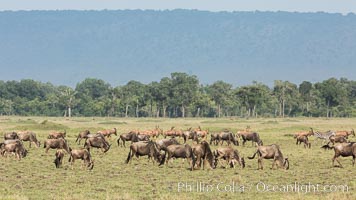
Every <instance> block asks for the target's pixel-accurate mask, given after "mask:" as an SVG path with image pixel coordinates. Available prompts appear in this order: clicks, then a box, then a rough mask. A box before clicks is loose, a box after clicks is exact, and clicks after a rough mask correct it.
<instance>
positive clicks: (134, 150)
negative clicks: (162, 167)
mask: <svg viewBox="0 0 356 200" xmlns="http://www.w3.org/2000/svg"><path fill="white" fill-rule="evenodd" d="M133 156H136V157H137V158H138V157H139V156H148V158H149V159H150V158H153V160H152V162H153V163H154V161H157V162H158V163H160V164H161V163H162V162H164V158H162V155H161V154H160V152H159V150H158V148H157V144H156V143H155V142H153V141H147V142H146V141H140V142H135V143H132V144H131V145H130V151H129V154H128V156H127V159H126V164H127V163H129V162H130V160H131V159H132V157H133Z"/></svg>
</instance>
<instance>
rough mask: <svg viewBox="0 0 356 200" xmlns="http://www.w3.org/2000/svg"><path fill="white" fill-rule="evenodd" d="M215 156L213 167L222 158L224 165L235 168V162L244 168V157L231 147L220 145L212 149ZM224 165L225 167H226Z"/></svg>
mask: <svg viewBox="0 0 356 200" xmlns="http://www.w3.org/2000/svg"><path fill="white" fill-rule="evenodd" d="M214 157H215V167H216V166H217V165H218V163H219V162H221V161H220V160H221V159H223V160H225V161H226V166H227V165H230V167H233V168H235V163H236V162H237V163H239V165H240V166H241V168H245V159H244V158H243V157H241V156H240V154H239V152H238V151H237V150H236V149H233V148H232V147H220V148H218V149H216V150H215V151H214ZM226 166H225V168H226Z"/></svg>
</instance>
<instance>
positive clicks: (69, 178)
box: [0, 117, 356, 200]
mask: <svg viewBox="0 0 356 200" xmlns="http://www.w3.org/2000/svg"><path fill="white" fill-rule="evenodd" d="M45 120H47V122H45V123H44V124H45V125H46V126H50V127H51V128H54V130H57V129H55V128H56V127H57V128H58V131H62V130H63V127H66V128H67V129H66V130H67V135H68V136H67V139H68V141H69V143H70V146H71V147H72V148H81V147H82V145H81V146H79V145H77V144H75V139H76V136H77V134H78V133H79V132H80V131H83V130H85V129H89V130H90V131H91V132H95V131H97V130H100V129H104V128H114V127H116V128H117V129H118V133H120V134H121V133H124V132H127V131H129V130H132V129H140V130H145V129H154V127H155V126H156V125H159V126H160V128H162V129H163V130H168V129H170V127H172V126H175V127H176V128H177V129H184V130H185V129H187V128H189V127H193V128H196V127H198V126H199V125H201V127H202V128H203V129H208V128H209V130H210V131H219V130H224V129H230V130H232V131H233V132H236V130H238V129H244V128H246V126H250V127H251V129H252V130H254V131H257V132H258V133H259V134H260V136H261V138H262V140H263V142H264V144H272V143H275V144H279V146H280V147H281V150H282V152H283V154H284V155H285V156H287V157H288V158H289V161H290V170H288V171H285V170H271V169H270V168H271V165H272V161H270V160H264V162H263V164H264V167H265V169H264V170H257V159H254V160H249V159H247V156H251V155H252V154H253V153H254V152H255V147H252V145H251V143H250V142H247V143H246V145H245V146H244V147H243V146H237V147H235V148H236V149H238V150H239V152H240V153H241V155H243V156H244V157H245V160H246V168H245V169H240V168H236V169H224V168H221V167H218V168H217V169H215V170H195V171H193V172H191V171H189V170H188V164H187V162H185V163H184V164H182V161H181V160H174V161H173V164H171V165H170V166H169V167H167V166H160V167H158V166H157V164H155V165H153V164H152V163H151V162H150V163H149V162H147V158H145V157H142V158H140V159H139V160H136V159H133V160H132V161H131V162H130V163H129V164H125V163H124V162H125V160H126V158H127V154H128V152H129V150H128V147H126V148H122V147H118V146H117V144H116V137H113V138H112V139H111V140H110V143H112V147H111V149H110V150H109V151H108V152H107V153H106V154H103V153H101V152H100V151H97V150H94V151H92V156H93V159H94V162H95V167H94V169H93V170H92V171H87V170H83V169H81V163H82V162H81V161H79V160H77V161H76V163H75V165H74V169H71V167H70V166H69V165H68V162H67V160H68V155H66V156H65V162H64V166H63V167H62V168H60V169H55V167H54V164H53V160H54V153H55V151H54V150H50V151H49V153H48V154H46V153H45V151H44V149H43V147H41V148H34V147H32V148H30V149H29V148H28V143H25V147H26V148H27V149H29V154H28V156H27V157H26V158H24V159H22V160H21V161H17V160H16V159H15V158H14V157H13V156H10V157H8V158H4V157H0V199H170V200H172V199H239V198H241V199H355V198H356V193H355V189H354V188H355V187H356V180H355V179H354V177H355V175H356V172H355V167H353V166H352V164H351V160H352V158H351V157H347V158H340V162H341V163H342V164H343V166H344V168H333V167H331V158H332V157H333V154H334V153H333V151H324V150H322V149H320V146H321V145H320V143H317V144H316V143H315V142H314V141H313V139H311V140H312V141H311V142H312V148H311V149H304V148H303V146H302V145H301V146H297V145H295V140H294V139H293V137H292V134H293V133H294V132H296V131H303V130H305V131H307V130H309V127H313V128H314V130H329V129H331V130H351V128H353V126H354V125H355V124H356V119H332V120H325V119H319V118H310V119H309V118H297V119H273V120H271V119H261V118H259V119H256V120H254V119H249V120H245V119H241V121H239V120H240V119H234V120H233V121H235V122H236V124H234V123H231V120H230V119H221V120H220V119H207V118H205V119H194V118H189V119H150V118H147V119H135V118H131V119H130V118H124V119H123V118H116V119H115V118H95V120H93V119H92V118H72V119H65V118H43V117H23V118H22V117H0V123H1V130H2V131H3V132H5V131H6V130H20V129H18V128H23V127H24V126H26V127H28V128H30V129H29V130H32V131H34V132H35V133H36V134H37V137H38V138H39V139H40V140H41V143H42V144H43V141H44V140H45V138H46V137H47V135H48V132H49V129H47V128H43V127H41V125H43V124H41V122H44V121H45ZM27 121H29V122H31V123H26V122H27ZM105 121H108V123H105ZM123 121H125V123H118V122H123ZM33 122H35V123H33ZM103 122H104V123H103ZM109 122H110V123H109ZM111 122H115V123H117V124H116V125H115V124H111ZM275 122H277V123H275ZM113 125H114V126H113ZM21 130H22V129H21ZM51 130H52V129H51ZM209 139H210V137H209ZM350 140H352V141H356V138H354V137H351V138H350ZM180 141H181V142H182V139H180ZM189 143H191V141H189ZM224 146H225V145H224ZM212 148H213V149H216V148H217V147H216V146H212ZM197 182H198V183H202V184H205V185H208V184H210V185H214V186H216V185H217V184H219V183H221V184H220V185H227V187H228V186H229V185H231V184H232V183H235V184H238V185H240V186H245V187H246V189H245V191H244V192H224V191H218V190H217V189H216V188H215V189H214V190H213V191H211V192H199V191H195V190H193V191H192V192H189V191H188V190H184V191H181V192H178V184H179V183H180V184H182V183H188V184H191V185H194V184H196V183H197ZM259 182H263V183H265V184H269V185H287V184H293V183H295V182H297V183H299V184H308V183H311V184H323V185H326V184H334V185H347V186H348V187H349V191H348V192H345V193H342V192H336V193H335V192H319V193H307V194H304V193H297V192H286V193H283V192H258V191H257V189H256V184H258V183H259Z"/></svg>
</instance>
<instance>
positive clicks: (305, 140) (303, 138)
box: [295, 135, 311, 149]
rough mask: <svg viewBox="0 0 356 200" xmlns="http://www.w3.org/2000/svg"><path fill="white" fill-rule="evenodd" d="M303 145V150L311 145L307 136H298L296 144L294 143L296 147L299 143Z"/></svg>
mask: <svg viewBox="0 0 356 200" xmlns="http://www.w3.org/2000/svg"><path fill="white" fill-rule="evenodd" d="M302 142H303V143H304V148H307V147H309V149H310V147H311V143H310V142H309V140H308V136H306V135H299V136H297V142H296V143H295V144H296V145H300V144H301V143H302Z"/></svg>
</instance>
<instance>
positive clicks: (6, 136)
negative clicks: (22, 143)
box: [4, 131, 19, 140]
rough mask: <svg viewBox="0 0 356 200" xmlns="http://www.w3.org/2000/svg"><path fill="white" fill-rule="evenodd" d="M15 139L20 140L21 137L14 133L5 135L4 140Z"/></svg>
mask: <svg viewBox="0 0 356 200" xmlns="http://www.w3.org/2000/svg"><path fill="white" fill-rule="evenodd" d="M15 139H19V136H18V135H17V133H16V132H14V131H13V132H9V133H5V134H4V140H15Z"/></svg>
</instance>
